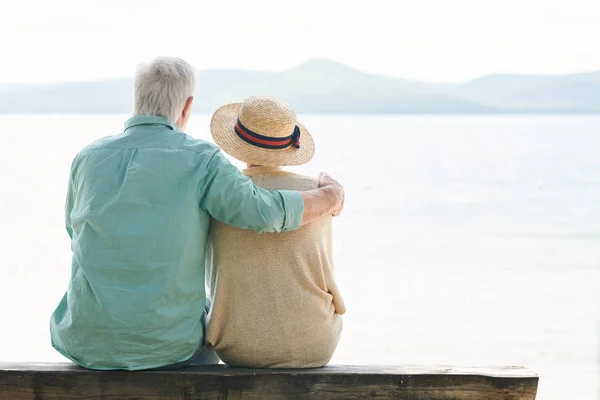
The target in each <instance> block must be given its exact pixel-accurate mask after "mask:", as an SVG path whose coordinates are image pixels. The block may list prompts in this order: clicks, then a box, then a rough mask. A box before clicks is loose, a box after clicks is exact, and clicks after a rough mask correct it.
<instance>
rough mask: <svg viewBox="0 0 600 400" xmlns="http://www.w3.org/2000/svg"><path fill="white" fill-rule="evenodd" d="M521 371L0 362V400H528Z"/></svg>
mask: <svg viewBox="0 0 600 400" xmlns="http://www.w3.org/2000/svg"><path fill="white" fill-rule="evenodd" d="M537 385H538V377H537V375H536V374H535V373H534V372H532V371H530V370H528V369H526V368H522V367H496V368H476V367H469V368H457V367H418V366H381V367H375V366H327V367H325V368H318V369H308V370H264V369H246V368H232V367H227V366H224V365H218V366H207V367H188V368H184V369H180V370H175V371H138V372H127V371H89V370H86V369H83V368H79V367H76V366H74V365H72V364H2V363H0V399H2V400H4V399H7V400H29V399H31V400H45V399H57V400H58V399H60V400H69V399H144V400H154V399H215V400H216V399H307V398H311V399H313V398H314V399H406V400H438V399H440V400H442V399H444V400H450V399H453V400H467V399H469V400H475V399H481V400H534V399H535V396H536V392H537Z"/></svg>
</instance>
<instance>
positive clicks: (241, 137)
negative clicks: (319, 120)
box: [210, 96, 315, 167]
mask: <svg viewBox="0 0 600 400" xmlns="http://www.w3.org/2000/svg"><path fill="white" fill-rule="evenodd" d="M210 133H211V135H212V137H213V140H214V141H215V143H216V144H217V145H219V147H221V149H223V151H225V152H226V153H227V154H229V155H231V156H233V157H235V158H237V159H238V160H241V161H244V162H246V163H248V164H255V165H264V166H270V167H273V166H285V165H300V164H305V163H307V162H308V161H310V160H311V158H312V157H313V155H314V154H315V144H314V142H313V139H312V136H311V135H310V133H308V131H307V130H306V128H305V127H304V126H303V125H302V124H300V123H299V122H298V121H297V120H296V113H295V112H294V110H293V109H292V108H291V107H290V106H289V105H288V104H286V103H284V102H282V101H279V100H277V99H274V98H272V97H263V96H260V97H258V96H255V97H249V98H247V99H245V100H244V102H243V103H234V104H228V105H225V106H223V107H221V108H219V109H218V110H217V111H216V112H215V113H214V115H213V116H212V120H211V121H210Z"/></svg>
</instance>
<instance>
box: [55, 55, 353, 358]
mask: <svg viewBox="0 0 600 400" xmlns="http://www.w3.org/2000/svg"><path fill="white" fill-rule="evenodd" d="M195 88H196V72H195V71H194V69H193V68H192V67H191V66H190V65H189V64H188V63H187V62H185V61H183V60H181V59H176V58H158V59H156V60H154V61H152V62H151V63H150V64H147V65H143V66H141V67H140V68H139V69H138V71H137V73H136V77H135V110H134V116H133V117H132V118H131V119H129V120H128V121H127V122H126V123H125V129H124V132H123V133H121V134H119V135H115V136H108V137H105V138H103V139H100V140H98V141H96V142H94V143H92V144H90V145H88V146H87V147H85V148H84V149H83V150H81V152H79V153H78V154H77V156H76V157H75V158H74V160H73V163H72V165H71V174H70V179H69V185H68V193H67V201H66V209H65V214H66V215H65V216H66V227H67V232H68V233H69V236H70V237H71V249H72V251H73V258H72V271H71V280H70V283H69V286H68V289H67V292H66V294H65V295H64V297H63V299H62V301H61V302H60V303H59V305H58V307H57V308H56V310H55V311H54V313H53V315H52V318H51V323H50V330H51V338H52V345H53V346H54V347H55V348H56V349H57V350H58V351H59V352H60V353H61V354H63V355H64V356H66V357H67V358H69V359H71V360H72V361H74V362H75V363H77V364H78V365H81V366H83V367H86V368H90V369H98V370H112V369H124V370H143V369H173V368H179V367H184V366H186V365H198V364H215V363H218V362H219V358H220V359H221V360H223V361H224V362H225V363H227V364H229V365H232V366H244V367H260V368H309V367H320V366H323V365H325V364H327V363H328V361H329V360H330V358H331V356H332V355H333V352H334V350H335V348H336V346H337V343H338V340H339V337H340V333H341V330H342V320H341V314H343V313H344V312H345V306H344V302H343V300H342V297H341V295H340V293H339V291H338V289H337V286H336V284H335V280H334V277H333V259H332V237H331V216H336V215H339V213H340V212H341V210H342V208H343V201H344V191H343V188H342V187H341V186H340V185H339V184H338V183H337V182H336V181H335V180H333V179H332V178H331V177H329V175H327V174H322V175H321V176H320V177H319V180H316V179H313V178H310V177H306V176H302V175H297V174H293V173H290V172H286V171H284V170H282V169H281V168H280V167H281V166H291V165H300V164H304V163H306V162H308V161H309V160H310V159H311V158H312V156H313V154H314V143H313V140H312V138H311V136H310V134H309V133H308V131H307V130H306V128H304V127H303V126H302V125H301V124H300V123H299V122H298V121H296V115H295V113H294V111H293V110H292V109H291V108H290V107H289V106H288V105H286V104H285V103H282V102H280V101H278V100H276V99H273V98H267V97H252V98H249V99H246V100H245V101H244V102H243V103H241V104H230V105H226V106H223V107H221V108H220V109H219V110H217V111H216V113H215V114H214V115H213V117H212V121H211V126H210V129H211V134H212V137H213V139H214V141H215V142H216V143H217V144H218V145H219V146H220V148H221V149H222V150H223V151H224V152H226V153H228V154H229V155H231V156H233V157H235V158H237V159H239V160H241V161H243V162H245V163H246V164H247V169H245V170H244V171H242V172H240V171H239V170H238V169H237V168H236V167H235V166H233V165H232V164H231V163H230V162H229V161H228V159H227V158H226V157H225V156H224V155H223V153H222V152H221V150H220V149H219V148H218V147H216V146H215V145H213V144H210V143H208V142H205V141H203V140H198V139H194V138H192V137H190V136H188V135H186V134H185V133H183V131H184V130H185V128H186V125H187V122H188V119H189V117H190V113H191V109H192V103H193V99H194V97H193V96H194V93H195ZM81 129H87V127H81ZM205 278H206V280H207V281H208V282H209V284H208V288H209V295H208V296H207V293H206V289H205V286H206V285H205ZM217 356H218V357H217Z"/></svg>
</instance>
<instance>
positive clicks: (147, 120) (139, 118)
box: [125, 115, 181, 132]
mask: <svg viewBox="0 0 600 400" xmlns="http://www.w3.org/2000/svg"><path fill="white" fill-rule="evenodd" d="M138 125H164V126H166V127H167V128H169V129H171V130H174V131H175V132H181V131H180V130H179V127H178V126H177V124H175V123H173V122H170V121H168V120H167V119H166V118H164V117H159V116H158V115H136V116H135V117H131V118H129V119H128V120H127V121H126V122H125V130H127V129H129V128H131V127H133V126H138Z"/></svg>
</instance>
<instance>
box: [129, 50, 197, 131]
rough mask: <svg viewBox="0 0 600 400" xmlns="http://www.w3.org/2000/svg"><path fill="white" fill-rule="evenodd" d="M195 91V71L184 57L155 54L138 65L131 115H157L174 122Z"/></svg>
mask: <svg viewBox="0 0 600 400" xmlns="http://www.w3.org/2000/svg"><path fill="white" fill-rule="evenodd" d="M195 92H196V70H195V69H194V68H193V67H192V66H191V65H190V64H189V63H188V62H187V61H185V60H182V59H181V58H176V57H158V58H155V59H154V60H152V61H151V62H150V63H148V64H142V65H140V66H138V68H137V71H136V74H135V80H134V98H135V105H134V111H133V115H158V116H161V117H164V118H166V119H167V120H169V121H170V122H176V121H177V120H178V119H179V116H180V115H181V113H182V111H183V108H184V106H185V102H186V100H187V99H188V98H189V97H190V96H193V95H194V93H195Z"/></svg>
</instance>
